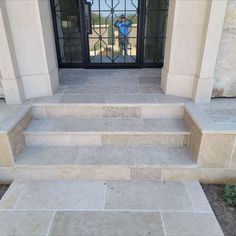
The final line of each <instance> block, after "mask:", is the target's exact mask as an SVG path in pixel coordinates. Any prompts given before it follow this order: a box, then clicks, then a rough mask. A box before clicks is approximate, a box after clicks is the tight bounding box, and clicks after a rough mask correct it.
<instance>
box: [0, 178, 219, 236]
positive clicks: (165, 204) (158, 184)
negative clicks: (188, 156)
mask: <svg viewBox="0 0 236 236" xmlns="http://www.w3.org/2000/svg"><path fill="white" fill-rule="evenodd" d="M101 222H102V223H101ZM0 227H1V233H2V234H3V235H13V234H15V233H16V232H17V234H18V235H36V234H37V235H45V236H46V235H50V236H52V235H59V234H60V235H94V236H98V235H99V236H100V235H114V236H118V235H122V236H123V235H124V236H125V235H130V236H134V235H135V236H136V235H156V233H157V232H158V235H183V232H184V234H185V235H216V236H217V235H221V236H222V235H223V233H222V231H221V228H220V226H219V224H218V222H217V220H216V218H215V215H214V213H213V211H212V209H211V207H210V205H209V203H208V201H207V199H206V197H205V194H204V192H203V190H202V188H201V186H200V184H199V183H198V182H169V181H167V182H162V181H29V182H13V183H12V184H11V186H10V188H9V189H8V191H7V192H6V194H5V195H4V196H3V198H2V200H1V201H0Z"/></svg>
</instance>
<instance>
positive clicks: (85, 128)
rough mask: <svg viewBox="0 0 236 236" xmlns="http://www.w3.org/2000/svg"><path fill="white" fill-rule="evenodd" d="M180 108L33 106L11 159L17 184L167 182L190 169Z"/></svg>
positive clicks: (187, 134)
mask: <svg viewBox="0 0 236 236" xmlns="http://www.w3.org/2000/svg"><path fill="white" fill-rule="evenodd" d="M183 113H184V107H183V104H181V103H176V104H151V105H150V104H60V103H56V104H43V103H42V104H33V114H34V119H33V120H32V122H31V123H30V124H29V126H28V127H27V129H26V130H25V131H24V136H25V140H26V148H25V150H24V151H23V152H22V153H21V154H20V155H19V156H18V157H17V158H16V161H15V170H16V172H17V176H20V178H21V179H29V180H32V179H33V180H42V179H57V180H60V179H95V180H99V179H101V180H122V179H123V180H131V179H133V180H135V179H136V180H156V179H163V180H164V179H168V178H169V177H168V176H170V173H171V171H172V170H173V169H178V170H179V169H191V168H196V164H195V162H194V161H193V160H192V157H191V155H190V152H189V150H188V148H187V143H188V137H189V130H188V128H187V127H186V126H185V124H184V121H183Z"/></svg>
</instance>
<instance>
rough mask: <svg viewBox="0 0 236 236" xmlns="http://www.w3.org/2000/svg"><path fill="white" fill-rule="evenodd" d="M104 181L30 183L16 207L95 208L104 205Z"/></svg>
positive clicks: (99, 208)
mask: <svg viewBox="0 0 236 236" xmlns="http://www.w3.org/2000/svg"><path fill="white" fill-rule="evenodd" d="M104 194H105V185H104V183H102V182H86V181H85V182H79V181H60V182H53V181H42V182H30V183H28V184H27V185H26V186H25V188H24V191H23V193H22V194H21V195H20V197H19V198H18V200H17V202H16V204H15V205H14V209H77V210H78V209H80V210H83V209H84V210H86V209H93V210H101V209H103V206H104Z"/></svg>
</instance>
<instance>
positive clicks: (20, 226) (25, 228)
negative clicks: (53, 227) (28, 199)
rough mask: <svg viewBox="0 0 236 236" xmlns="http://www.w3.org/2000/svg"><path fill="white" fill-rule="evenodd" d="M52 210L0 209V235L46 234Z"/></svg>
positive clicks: (38, 235) (40, 235) (37, 235)
mask: <svg viewBox="0 0 236 236" xmlns="http://www.w3.org/2000/svg"><path fill="white" fill-rule="evenodd" d="M53 216H54V213H53V212H52V211H30V210H27V211H3V210H1V211H0V236H44V235H45V236H46V235H47V233H48V229H49V226H50V223H51V221H52V218H53Z"/></svg>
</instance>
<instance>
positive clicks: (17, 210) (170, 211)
mask: <svg viewBox="0 0 236 236" xmlns="http://www.w3.org/2000/svg"><path fill="white" fill-rule="evenodd" d="M29 210H30V211H33V212H37V211H46V212H51V211H53V212H54V211H56V212H63V211H69V212H101V211H103V212H150V213H153V212H158V213H160V212H162V213H192V214H195V213H197V214H213V215H214V213H213V212H209V211H192V210H163V209H155V210H150V209H146V210H144V209H142V210H135V209H104V210H103V209H87V208H84V209H77V208H75V209H71V208H69V209H67V208H63V209H56V208H55V209H0V212H4V211H5V212H11V211H15V212H25V211H29Z"/></svg>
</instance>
